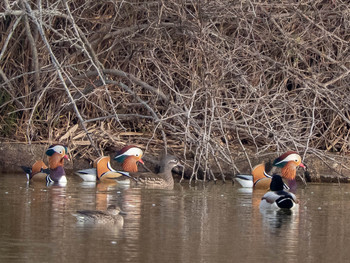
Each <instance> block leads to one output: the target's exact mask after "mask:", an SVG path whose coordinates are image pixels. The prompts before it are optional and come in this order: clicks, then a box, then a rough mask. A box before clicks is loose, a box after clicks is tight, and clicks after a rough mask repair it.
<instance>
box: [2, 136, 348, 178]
mask: <svg viewBox="0 0 350 263" xmlns="http://www.w3.org/2000/svg"><path fill="white" fill-rule="evenodd" d="M46 147H47V145H45V144H35V143H34V144H30V145H29V144H24V143H9V142H0V172H1V173H21V172H22V169H21V167H20V166H21V165H26V166H30V165H31V164H33V163H34V162H35V161H36V160H38V159H43V160H46V157H45V150H46ZM106 154H109V155H110V156H111V157H112V156H113V154H114V153H106ZM275 157H277V156H276V154H274V153H271V156H270V157H268V158H269V159H273V158H275ZM332 158H335V159H337V160H342V159H340V158H341V157H339V156H336V155H332ZM111 159H113V158H111ZM143 159H144V161H145V162H146V164H147V167H148V168H151V169H155V160H158V156H150V155H149V154H145V156H144V157H143ZM264 159H266V157H264V158H262V157H258V156H255V155H253V154H252V156H250V160H251V162H252V165H255V164H256V163H260V162H262V161H266V160H264ZM233 160H235V165H236V166H237V168H238V169H239V170H240V171H241V173H249V172H250V167H249V164H248V162H247V160H246V159H245V157H244V155H242V154H239V155H237V156H233ZM91 163H92V161H91V160H88V159H86V158H83V157H79V156H76V157H74V158H73V160H71V161H69V162H66V163H65V168H66V170H67V171H68V172H73V171H76V170H79V169H85V168H89V167H91ZM305 163H306V164H307V166H308V173H309V176H308V177H307V178H306V179H307V180H308V181H311V182H327V183H338V182H340V183H348V182H349V181H350V171H349V170H347V169H346V168H344V167H346V166H347V167H349V166H350V162H349V161H348V160H343V161H342V162H340V163H341V164H337V163H335V162H334V163H333V164H332V165H329V163H328V164H327V163H325V162H324V161H323V160H320V159H319V158H314V157H313V156H312V155H309V156H308V157H307V158H306V160H305ZM112 166H113V167H114V168H115V169H121V167H120V164H118V163H117V162H115V161H113V160H112ZM221 166H222V170H223V171H224V174H225V178H226V180H232V178H233V177H234V176H235V174H236V172H235V171H234V169H233V168H232V167H230V166H229V165H225V164H221ZM211 167H216V165H214V164H213V165H211ZM213 172H214V174H215V176H216V178H217V179H219V180H220V179H221V174H220V172H219V170H215V168H213ZM190 173H191V172H190V171H186V174H187V175H189V174H190ZM298 174H299V175H300V176H301V177H303V176H304V174H303V170H302V169H298ZM299 180H300V177H299Z"/></svg>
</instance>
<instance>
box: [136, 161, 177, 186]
mask: <svg viewBox="0 0 350 263" xmlns="http://www.w3.org/2000/svg"><path fill="white" fill-rule="evenodd" d="M177 166H178V167H183V166H182V165H181V164H180V161H179V160H178V159H177V158H176V157H175V156H173V155H166V156H164V157H163V158H162V160H161V161H160V164H159V172H158V173H157V174H155V173H151V172H144V173H130V176H132V177H133V178H135V180H136V185H140V186H145V187H147V188H154V189H172V188H173V187H174V178H173V175H172V169H173V168H174V167H177Z"/></svg>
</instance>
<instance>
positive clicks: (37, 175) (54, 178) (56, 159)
mask: <svg viewBox="0 0 350 263" xmlns="http://www.w3.org/2000/svg"><path fill="white" fill-rule="evenodd" d="M67 152H68V149H67V147H65V146H63V145H59V144H54V145H51V146H50V147H49V148H48V149H47V150H46V152H45V154H46V155H47V156H48V160H49V167H47V166H46V164H45V163H44V162H43V161H42V160H38V161H36V162H35V163H34V164H33V165H32V167H27V166H21V168H22V169H23V170H24V172H25V173H26V175H27V179H28V181H46V183H48V184H49V183H53V182H58V183H67V178H66V173H65V171H64V160H65V159H66V160H69V158H68V155H67Z"/></svg>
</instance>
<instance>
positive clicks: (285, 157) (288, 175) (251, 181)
mask: <svg viewBox="0 0 350 263" xmlns="http://www.w3.org/2000/svg"><path fill="white" fill-rule="evenodd" d="M273 166H275V167H279V168H281V176H282V178H284V179H286V180H287V184H285V188H287V189H288V188H294V187H295V186H296V182H295V177H296V169H297V167H298V166H300V167H302V168H304V169H306V166H305V165H304V164H302V163H301V157H300V155H299V154H298V153H297V152H294V151H288V152H286V153H284V154H282V155H281V156H280V157H278V158H276V159H275V160H274V162H273ZM271 179H272V176H270V175H268V174H267V173H266V171H265V164H264V163H262V164H258V165H257V166H255V167H254V168H253V170H252V174H251V175H237V176H236V177H235V180H236V181H237V182H238V183H239V184H240V185H241V186H242V187H254V188H255V189H269V187H270V184H271ZM293 190H294V189H293Z"/></svg>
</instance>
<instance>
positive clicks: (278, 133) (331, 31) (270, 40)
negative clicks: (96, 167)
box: [0, 0, 350, 173]
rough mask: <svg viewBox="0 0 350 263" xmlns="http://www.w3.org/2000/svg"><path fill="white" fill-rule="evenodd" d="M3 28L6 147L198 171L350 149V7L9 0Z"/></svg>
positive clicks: (337, 3)
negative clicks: (109, 155) (32, 146)
mask: <svg viewBox="0 0 350 263" xmlns="http://www.w3.org/2000/svg"><path fill="white" fill-rule="evenodd" d="M0 32H1V42H0V47H1V50H0V65H1V67H0V80H1V82H0V85H1V90H0V112H1V115H0V125H1V137H2V138H3V139H2V140H13V141H27V142H31V143H34V142H47V143H51V142H59V141H61V142H64V143H66V144H68V146H69V148H70V149H71V153H73V154H74V155H78V154H79V155H83V156H90V157H93V156H97V154H98V153H97V152H99V154H101V151H102V150H106V149H112V150H113V149H116V148H119V147H120V146H121V145H122V144H124V143H128V144H130V143H134V144H138V145H140V146H142V148H144V149H146V151H148V152H152V151H157V150H159V151H161V150H163V149H167V150H168V151H175V152H177V153H178V154H181V157H183V158H184V159H185V160H186V159H188V160H194V163H193V167H194V171H196V169H198V168H201V169H202V170H203V171H209V170H210V169H211V168H212V167H211V165H212V164H213V163H214V164H215V165H217V167H216V168H217V169H218V170H219V171H220V170H222V169H223V167H225V165H226V166H227V165H229V166H231V167H232V168H233V170H235V171H237V172H238V170H239V169H238V168H237V166H236V164H235V161H234V156H236V155H237V152H241V153H242V154H245V153H246V151H247V149H248V148H249V149H253V151H254V153H257V154H264V153H266V152H269V151H271V150H273V151H278V152H283V151H285V150H287V149H292V150H296V151H298V152H300V153H301V154H302V155H303V157H305V156H306V155H307V154H313V155H316V156H317V157H319V158H322V159H323V160H324V161H327V160H329V159H327V158H328V157H327V155H326V153H328V152H339V153H341V154H342V156H346V155H347V153H348V152H349V150H350V142H349V132H350V129H349V127H350V107H349V106H350V99H349V94H350V88H349V83H350V76H349V74H350V52H349V48H350V45H349V44H350V43H349V39H350V6H349V5H348V4H347V2H346V1H341V0H334V1H330V0H324V1H318V0H316V1H315V0H310V1H290V0H288V1H287V0H286V1H254V0H247V1H227V0H216V1H211V0H207V1H193V0H192V1H191V0H168V1H160V0H159V1H138V0H130V1H123V0H122V1H93V0H87V1H86V0H84V1H81V0H74V1H71V0H63V1H61V0H56V1H51V0H48V1H41V0H39V1H28V0H18V1H10V0H5V1H2V2H1V3H0ZM96 150H97V152H96ZM247 156H248V154H247ZM247 160H248V161H249V158H248V159H247ZM333 161H334V160H332V162H333ZM345 168H347V169H348V167H345ZM223 173H225V171H223Z"/></svg>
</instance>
